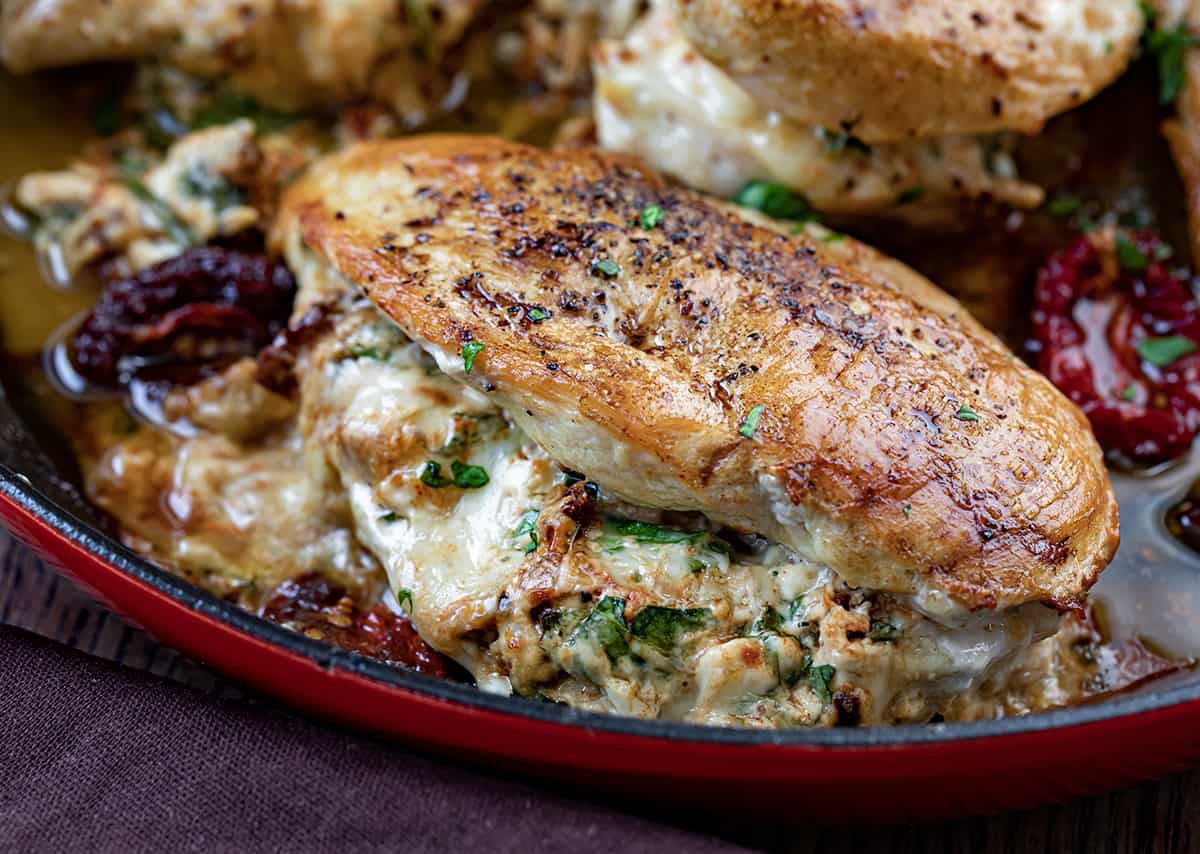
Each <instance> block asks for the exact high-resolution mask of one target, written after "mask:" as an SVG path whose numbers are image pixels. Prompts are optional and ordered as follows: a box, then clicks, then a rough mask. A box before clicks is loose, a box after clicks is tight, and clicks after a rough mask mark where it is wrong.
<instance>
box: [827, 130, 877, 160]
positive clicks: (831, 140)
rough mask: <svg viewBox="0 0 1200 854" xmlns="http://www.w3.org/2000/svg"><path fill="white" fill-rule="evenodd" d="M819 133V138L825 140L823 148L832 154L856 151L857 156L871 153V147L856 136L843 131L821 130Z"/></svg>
mask: <svg viewBox="0 0 1200 854" xmlns="http://www.w3.org/2000/svg"><path fill="white" fill-rule="evenodd" d="M819 133H820V135H821V138H822V139H823V140H825V147H826V148H827V149H829V151H830V152H831V153H833V154H841V153H842V152H843V151H856V152H858V153H859V154H870V153H871V146H869V145H867V144H866V143H865V142H863V141H862V140H861V139H859V138H858V137H857V136H854V135H852V134H848V133H846V132H845V131H838V130H825V128H821V129H820V131H819Z"/></svg>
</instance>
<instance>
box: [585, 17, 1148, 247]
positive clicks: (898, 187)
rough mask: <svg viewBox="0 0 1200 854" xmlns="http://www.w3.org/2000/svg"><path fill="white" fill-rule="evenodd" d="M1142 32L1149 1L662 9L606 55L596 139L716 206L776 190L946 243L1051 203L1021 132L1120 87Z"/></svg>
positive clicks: (600, 58)
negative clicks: (757, 187)
mask: <svg viewBox="0 0 1200 854" xmlns="http://www.w3.org/2000/svg"><path fill="white" fill-rule="evenodd" d="M977 6H978V8H977ZM960 18H961V19H962V20H961V21H960V20H959V19H960ZM943 21H944V22H945V23H944V25H943V24H941V22H943ZM1141 26H1142V15H1141V13H1140V12H1139V10H1138V7H1137V4H1136V3H1135V2H1133V0H1122V2H1119V3H1112V4H1108V3H1087V2H1083V0H1073V2H1042V3H1011V2H1003V3H1001V2H996V3H990V4H983V5H982V6H979V4H976V5H975V6H970V7H967V6H962V5H961V4H952V3H950V4H942V3H933V4H931V3H922V4H903V3H894V2H887V3H880V4H874V5H873V6H872V7H871V8H869V9H866V10H864V9H863V8H862V6H861V4H848V3H842V2H836V0H835V2H828V3H825V2H794V3H783V4H758V3H753V2H751V3H704V2H700V3H674V2H670V0H664V2H659V3H657V4H656V5H655V7H654V9H653V10H652V11H651V12H650V13H649V14H648V15H647V16H646V17H645V18H644V19H643V20H642V22H641V23H640V24H639V26H638V27H636V28H635V29H634V30H633V31H632V32H631V33H630V34H629V35H628V36H627V37H626V38H625V39H624V40H622V41H617V40H609V41H604V42H601V43H600V44H599V45H598V46H597V48H596V49H595V51H594V52H593V66H594V68H593V71H594V75H595V77H596V96H595V118H596V125H597V137H598V139H599V141H600V143H601V145H603V146H604V147H605V148H609V149H611V150H614V151H623V152H626V153H632V154H637V155H638V156H639V157H642V158H643V159H645V160H646V161H647V162H648V163H650V164H651V165H653V166H654V167H656V168H658V169H660V170H662V171H664V172H667V173H668V174H670V175H672V176H674V177H676V178H678V179H680V180H681V181H683V182H684V183H686V184H688V185H689V186H691V187H693V188H696V189H700V190H704V191H706V192H712V193H717V194H720V195H724V196H733V195H734V194H735V193H736V192H737V191H738V190H739V189H740V188H741V187H742V186H744V185H745V184H746V183H747V182H749V181H751V180H768V181H773V182H776V183H779V184H782V185H784V186H786V187H789V188H791V189H793V190H795V191H797V192H799V193H801V194H803V195H804V196H805V197H806V198H807V199H808V200H809V201H811V202H812V203H813V205H814V206H815V207H816V208H817V209H818V210H820V211H821V212H822V213H826V214H829V215H831V216H835V217H837V216H841V217H862V216H866V215H886V216H887V217H889V218H893V219H900V220H903V221H906V222H909V223H912V224H914V225H918V226H923V227H930V226H935V225H936V226H938V227H947V226H951V225H954V224H955V223H956V222H959V223H960V222H961V210H962V208H963V207H964V206H966V205H969V204H974V203H978V202H981V201H989V200H994V201H997V202H1000V203H1002V204H1005V205H1009V206H1012V207H1016V208H1024V209H1030V208H1035V207H1037V206H1039V205H1040V204H1041V203H1042V201H1043V198H1044V194H1043V192H1042V191H1041V189H1040V188H1039V187H1038V186H1036V185H1035V184H1031V183H1029V182H1027V181H1022V180H1021V179H1020V177H1019V176H1018V174H1017V168H1016V165H1015V162H1014V160H1013V158H1012V156H1011V150H1012V148H1013V143H1014V140H1013V138H1012V136H1011V133H1010V132H1023V133H1032V132H1036V131H1037V130H1038V129H1039V128H1040V127H1041V125H1042V123H1044V122H1045V120H1047V119H1048V118H1050V117H1051V116H1053V115H1054V114H1056V113H1058V112H1061V111H1062V110H1064V109H1067V108H1069V107H1071V106H1075V105H1076V104H1079V103H1082V102H1083V101H1084V100H1086V99H1087V98H1088V97H1090V96H1091V95H1093V94H1095V92H1097V91H1098V90H1099V89H1101V88H1102V87H1103V86H1105V85H1107V84H1108V83H1109V82H1111V81H1112V80H1113V79H1114V78H1115V77H1116V76H1117V75H1118V74H1119V73H1120V72H1121V71H1122V70H1123V69H1124V68H1125V67H1126V65H1127V64H1128V62H1129V60H1130V59H1131V57H1132V56H1133V55H1134V53H1135V51H1136V48H1137V43H1138V35H1139V34H1140V32H1141ZM1034 34H1036V37H1035V35H1034ZM898 69H899V70H898Z"/></svg>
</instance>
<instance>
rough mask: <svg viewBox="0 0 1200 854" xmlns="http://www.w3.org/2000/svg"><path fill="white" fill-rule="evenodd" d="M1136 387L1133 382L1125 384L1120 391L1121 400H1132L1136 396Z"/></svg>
mask: <svg viewBox="0 0 1200 854" xmlns="http://www.w3.org/2000/svg"><path fill="white" fill-rule="evenodd" d="M1137 393H1138V387H1137V386H1136V385H1134V384H1133V383H1130V384H1129V385H1127V386H1125V390H1124V391H1122V392H1121V400H1134V399H1135V398H1137Z"/></svg>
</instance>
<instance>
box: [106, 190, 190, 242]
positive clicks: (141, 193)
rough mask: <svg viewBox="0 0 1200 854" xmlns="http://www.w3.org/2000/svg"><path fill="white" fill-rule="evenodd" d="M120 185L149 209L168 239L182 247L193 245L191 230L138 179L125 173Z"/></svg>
mask: <svg viewBox="0 0 1200 854" xmlns="http://www.w3.org/2000/svg"><path fill="white" fill-rule="evenodd" d="M121 183H122V184H124V185H125V187H126V189H128V190H129V192H130V193H132V194H133V195H134V197H135V198H136V199H137V200H138V201H140V202H142V203H143V204H145V205H146V206H147V207H148V208H150V210H151V212H152V213H153V214H154V217H155V219H157V220H158V224H159V226H160V227H161V228H162V230H163V231H164V232H165V233H166V235H167V236H168V237H170V238H171V239H172V240H173V241H175V242H176V243H182V244H183V245H184V246H193V245H195V243H196V236H195V235H194V234H192V230H191V229H190V228H188V227H187V225H186V224H185V223H184V222H183V221H182V220H181V219H180V218H179V217H178V216H177V215H176V214H175V210H174V209H173V208H172V207H171V206H170V205H168V204H167V203H166V202H164V201H163V200H162V199H160V198H159V197H158V196H156V195H154V193H152V192H150V190H149V188H147V187H146V185H145V184H143V183H142V182H141V180H140V179H139V178H138V177H136V176H134V175H132V174H130V173H128V172H126V173H125V174H124V175H123V176H122V178H121Z"/></svg>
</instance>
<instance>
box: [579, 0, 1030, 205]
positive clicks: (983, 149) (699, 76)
mask: <svg viewBox="0 0 1200 854" xmlns="http://www.w3.org/2000/svg"><path fill="white" fill-rule="evenodd" d="M593 74H594V76H595V78H596V84H595V95H594V103H593V108H594V112H595V120H596V133H597V138H598V141H599V143H600V145H602V146H603V147H604V148H607V149H609V150H612V151H621V152H625V153H627V154H635V155H637V156H638V157H640V158H642V159H643V160H645V161H646V162H647V163H649V164H651V165H653V166H654V167H655V168H657V169H659V170H661V171H663V172H666V173H667V174H669V175H671V176H673V177H675V178H677V179H679V180H680V181H682V182H683V183H685V184H687V185H688V186H689V187H692V188H694V189H699V190H703V191H705V192H709V193H715V194H717V195H721V196H726V197H731V196H734V195H735V194H736V193H737V192H738V191H739V190H740V189H741V188H742V187H743V186H744V185H745V184H746V183H747V182H749V181H751V180H756V179H760V180H768V181H773V182H776V183H779V184H782V185H783V186H786V187H791V188H795V189H797V190H799V191H801V192H802V193H803V194H804V197H805V198H806V199H807V200H808V201H809V202H811V203H812V204H813V205H814V206H815V207H817V208H818V209H819V210H820V211H821V212H822V213H826V214H831V215H841V216H863V215H871V214H877V213H880V212H887V213H888V215H889V216H892V217H897V218H902V219H904V220H906V221H909V222H914V223H917V224H922V225H932V224H939V225H942V224H952V222H953V220H954V219H955V218H956V217H957V216H958V213H957V207H958V205H959V203H960V202H972V201H977V200H980V199H995V200H996V201H999V202H1002V203H1005V204H1009V205H1012V206H1013V207H1018V208H1033V207H1037V206H1038V205H1040V204H1041V203H1042V198H1043V194H1042V191H1041V189H1040V188H1039V187H1038V186H1036V185H1035V184H1030V183H1028V182H1027V181H1022V180H1020V179H1019V178H1018V177H1016V172H1017V168H1016V165H1015V163H1014V162H1013V160H1012V158H1011V156H1010V155H1009V153H1008V148H1010V147H1011V146H1010V145H1009V140H1006V139H1004V138H1003V137H1001V136H997V135H991V136H985V137H976V136H962V135H955V136H942V137H937V138H933V139H921V140H906V141H902V142H898V143H885V144H875V145H869V146H868V145H866V144H864V143H862V142H861V141H860V140H858V139H856V138H852V137H851V136H850V135H849V134H846V133H844V132H842V131H840V130H836V129H835V130H833V131H827V130H825V129H823V128H821V127H814V126H811V125H804V124H801V123H798V122H795V121H791V120H789V119H787V118H784V117H783V116H781V115H780V114H779V113H776V112H773V111H771V110H769V109H767V108H765V107H764V106H763V105H762V104H761V103H760V102H758V101H756V100H755V99H754V97H753V96H751V95H750V94H749V93H748V92H747V91H746V90H745V89H743V88H741V87H740V86H739V85H738V84H737V83H736V82H734V81H733V80H732V79H731V78H730V77H729V76H728V75H727V74H725V72H723V71H722V70H721V69H720V68H718V67H717V66H716V65H714V64H713V63H711V62H709V61H708V60H707V59H705V58H704V57H703V56H701V55H700V54H699V53H698V52H697V51H696V49H695V48H694V47H693V46H692V45H691V43H689V42H688V41H687V39H686V38H684V35H683V32H682V31H681V29H680V27H679V24H678V21H677V20H676V19H675V17H674V16H673V15H672V14H671V12H670V11H669V10H667V9H665V8H657V9H656V10H654V11H653V12H651V13H650V14H648V15H647V16H645V17H644V18H643V19H642V20H641V21H640V22H639V23H638V25H637V26H636V27H635V28H634V29H633V31H632V32H630V34H629V35H628V36H627V37H626V38H625V39H624V40H622V41H618V40H607V41H603V42H601V43H600V44H598V45H597V46H596V48H595V50H594V51H593Z"/></svg>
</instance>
